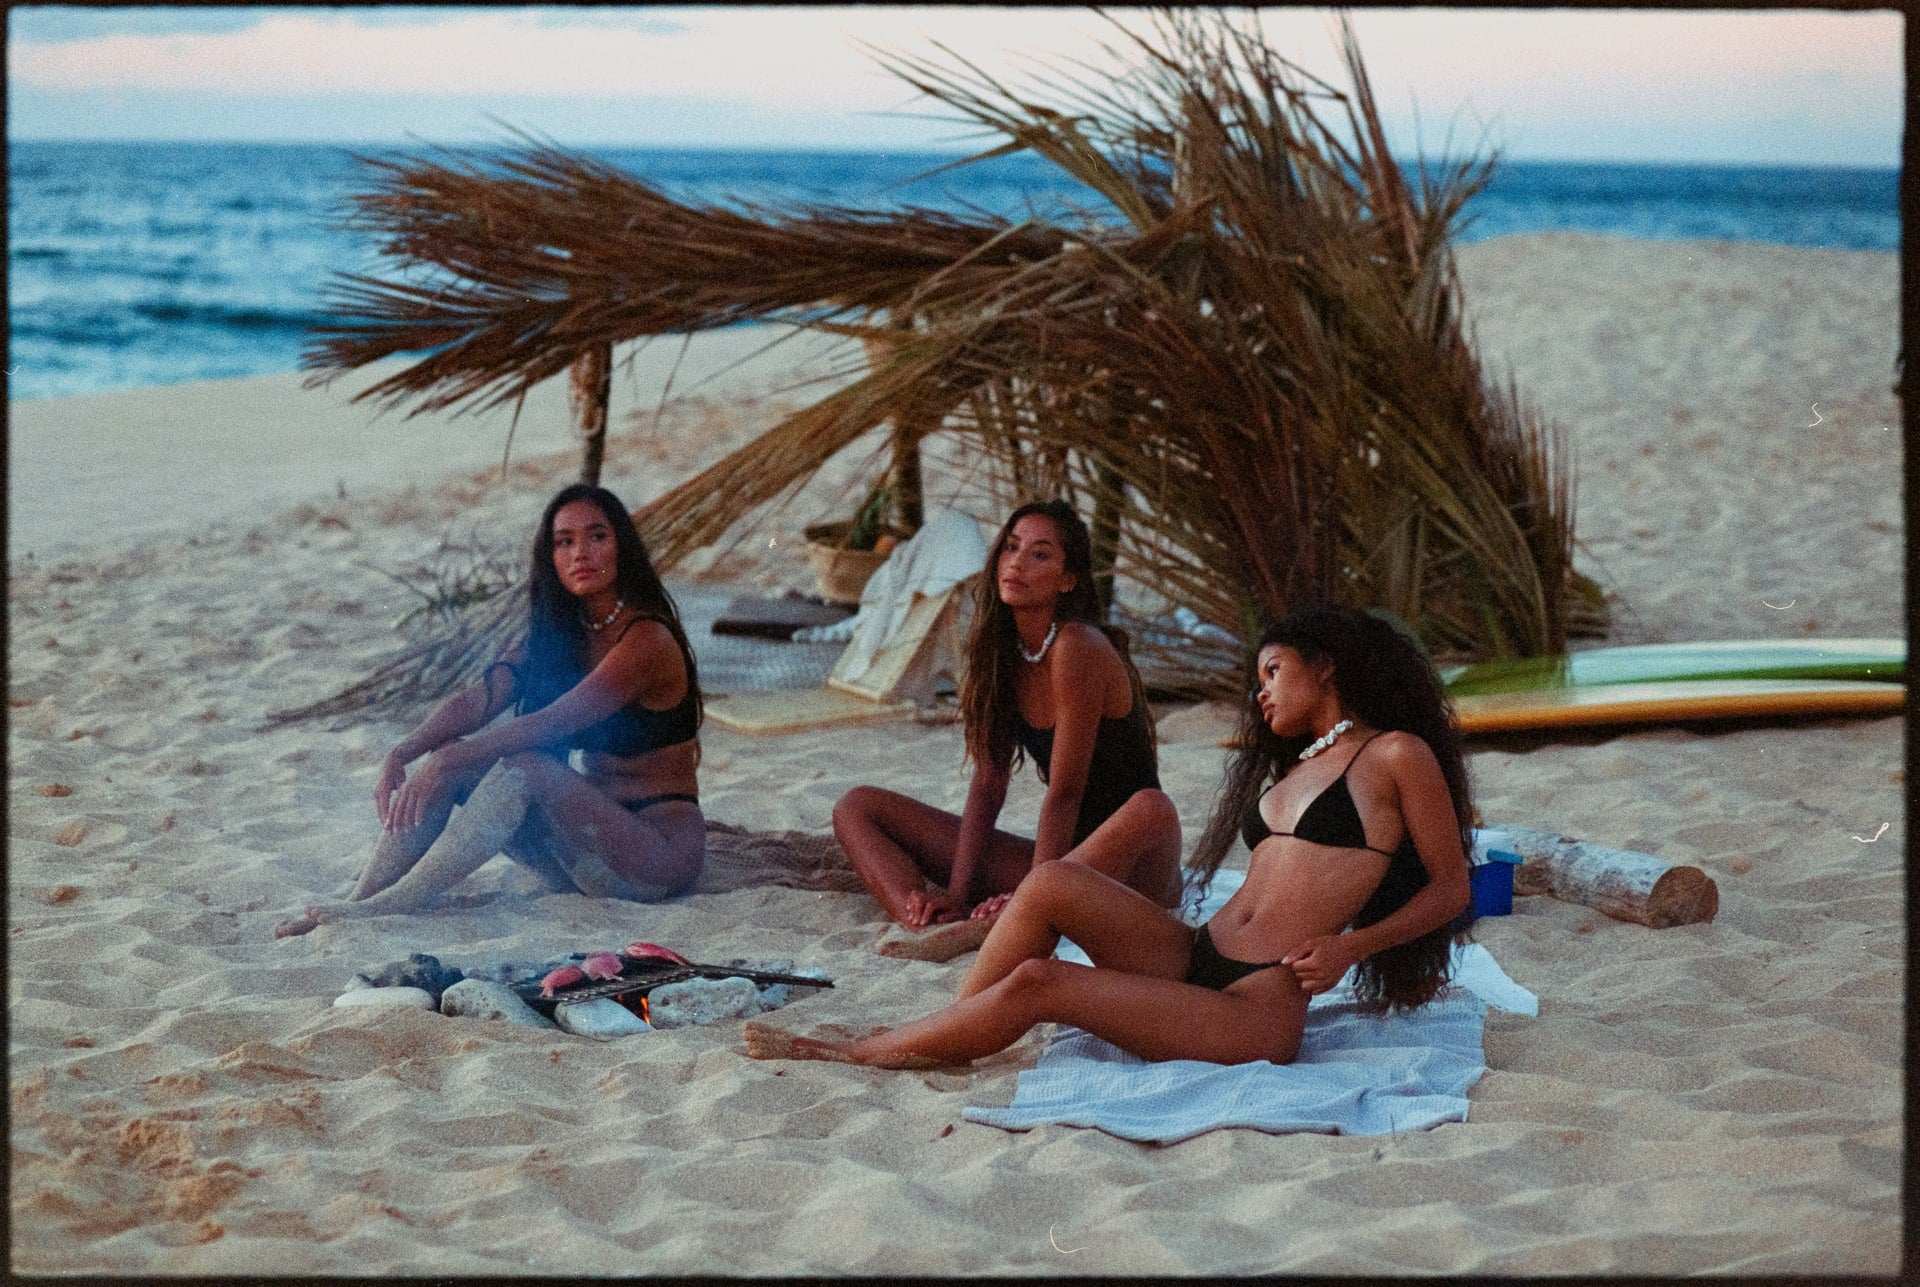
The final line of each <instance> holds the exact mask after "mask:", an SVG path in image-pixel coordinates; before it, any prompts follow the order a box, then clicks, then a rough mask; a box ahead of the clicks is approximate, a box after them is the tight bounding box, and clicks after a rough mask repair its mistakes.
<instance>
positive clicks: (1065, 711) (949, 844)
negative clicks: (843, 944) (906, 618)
mask: <svg viewBox="0 0 1920 1287" xmlns="http://www.w3.org/2000/svg"><path fill="white" fill-rule="evenodd" d="M1099 620H1100V606H1099V600H1098V598H1097V597H1096V596H1095V593H1094V586H1093V555H1092V549H1091V546H1090V544H1089V542H1088V539H1087V529H1086V525H1085V524H1083V523H1082V522H1081V521H1080V517H1079V515H1077V514H1075V513H1074V512H1073V507H1072V506H1070V505H1068V504H1067V503H1066V502H1065V501H1059V500H1052V501H1044V502H1038V503H1034V504H1029V505H1022V506H1021V507H1020V508H1019V509H1016V510H1015V511H1014V512H1013V514H1012V515H1011V516H1010V517H1009V518H1008V519H1007V522H1006V525H1005V526H1004V527H1002V528H1001V529H1000V535H999V537H998V538H997V539H996V540H995V541H994V543H993V548H992V550H991V551H990V552H989V553H988V555H987V565H986V570H985V572H984V573H983V575H982V576H981V578H980V583H979V586H978V589H977V590H976V599H975V613H974V625H973V632H972V636H971V638H970V640H969V641H968V644H967V665H966V675H965V679H964V680H963V682H962V684H961V690H960V709H961V713H962V716H963V719H964V721H965V727H966V748H967V757H968V758H969V759H971V760H972V761H973V766H974V767H973V781H972V784H971V785H970V786H969V788H968V790H967V802H966V806H965V808H964V810H963V811H962V812H961V814H960V815H959V816H958V817H956V816H955V815H953V814H951V813H948V812H946V811H945V810H942V809H936V808H934V807H933V806H932V805H928V804H922V803H921V802H920V801H918V800H914V799H911V798H909V797H907V796H904V795H901V794H899V793H898V792H896V791H886V790H882V789H881V788H879V787H856V788H854V789H853V790H852V791H849V792H848V793H847V794H846V795H845V796H844V797H842V799H841V800H840V802H839V803H838V804H837V805H835V806H834V810H833V830H834V834H835V835H836V836H837V837H838V838H839V840H840V844H841V847H842V848H843V849H845V850H846V852H847V856H848V857H849V858H850V859H851V860H852V862H853V866H854V869H855V870H856V871H858V872H859V873H860V878H861V879H862V880H863V881H865V882H866V886H867V888H868V890H870V891H871V892H872V894H873V896H874V897H875V898H877V899H879V900H880V903H881V905H882V906H883V907H885V908H886V909H887V912H888V914H889V915H891V916H892V917H893V918H894V920H896V921H898V922H899V923H901V924H902V925H905V926H907V927H908V928H910V929H922V928H925V927H926V926H928V925H931V924H935V923H938V922H945V921H958V920H961V919H963V918H967V917H969V916H971V917H972V918H973V919H974V920H975V921H977V922H979V925H978V926H977V930H978V932H977V933H976V934H975V935H974V936H973V938H972V941H971V942H967V943H965V944H956V946H957V947H959V948H960V950H965V949H966V948H970V947H973V946H976V945H977V944H978V942H979V939H980V938H982V937H984V936H985V929H986V922H987V921H989V920H990V919H991V918H992V917H993V916H995V915H996V914H997V913H999V912H1000V910H1001V908H1002V907H1003V906H1005V904H1006V901H1007V896H1008V895H1010V894H1011V893H1012V892H1013V890H1014V889H1015V888H1016V887H1018V886H1019V885H1020V884H1021V882H1022V881H1023V880H1024V879H1025V878H1026V877H1027V876H1028V874H1029V873H1030V872H1037V871H1040V870H1042V869H1044V868H1047V867H1049V866H1053V865H1055V864H1054V859H1057V858H1070V859H1072V860H1073V861H1074V865H1076V866H1085V867H1086V868H1088V869H1089V870H1092V871H1097V872H1100V873H1102V874H1103V875H1105V876H1107V877H1110V878H1112V879H1113V880H1114V881H1116V882H1118V883H1119V884H1120V885H1121V886H1122V887H1123V888H1130V889H1132V890H1133V891H1135V892H1136V893H1137V894H1138V895H1139V896H1141V897H1144V898H1146V899H1148V900H1149V901H1150V902H1152V903H1154V904H1156V905H1158V906H1163V907H1167V906H1172V905H1173V904H1174V903H1175V902H1176V901H1177V900H1178V898H1179V893H1180V818H1179V815H1178V814H1177V813H1176V812H1175V810H1174V807H1173V801H1172V800H1170V799H1169V798H1168V797H1167V795H1166V793H1165V792H1163V791H1161V790H1160V778H1159V775H1158V771H1157V756H1156V755H1155V751H1154V741H1153V723H1152V718H1151V715H1150V713H1149V712H1148V710H1147V699H1146V690H1145V688H1144V686H1143V685H1142V684H1141V682H1140V675H1139V672H1138V671H1136V670H1135V669H1134V668H1133V664H1132V662H1130V661H1129V660H1128V659H1127V656H1126V652H1125V647H1126V636H1125V635H1122V634H1120V633H1118V632H1117V631H1110V630H1108V629H1106V628H1105V627H1104V626H1102V625H1100V624H1099ZM1023 753H1024V754H1025V755H1027V756H1031V757H1032V759H1033V762H1034V766H1035V767H1036V769H1038V771H1039V773H1040V779H1041V781H1043V782H1045V783H1046V784H1047V794H1046V797H1045V799H1044V801H1043V802H1042V804H1041V806H1040V826H1039V833H1038V834H1037V835H1036V836H1035V837H1034V838H1033V839H1032V840H1028V839H1025V838H1024V837H1021V836H1016V835H1013V834H1011V833H1009V832H1005V831H999V830H996V829H995V828H994V821H995V820H996V819H997V818H998V817H999V815H1000V807H1001V805H1002V804H1003V803H1004V802H1005V801H1006V796H1007V783H1008V782H1009V780H1010V779H1011V777H1012V774H1013V770H1014V769H1015V768H1016V767H1018V764H1019V760H1020V757H1021V756H1022V754H1023ZM929 881H931V882H932V885H931V887H929Z"/></svg>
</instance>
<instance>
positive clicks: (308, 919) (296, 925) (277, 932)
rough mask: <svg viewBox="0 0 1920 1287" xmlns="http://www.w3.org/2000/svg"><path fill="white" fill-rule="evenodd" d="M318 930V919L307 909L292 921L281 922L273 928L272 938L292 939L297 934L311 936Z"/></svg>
mask: <svg viewBox="0 0 1920 1287" xmlns="http://www.w3.org/2000/svg"><path fill="white" fill-rule="evenodd" d="M319 928H320V918H319V917H317V916H315V915H314V914H313V909H312V908H311V907H309V908H308V909H307V910H306V911H304V912H301V913H300V914H299V915H298V916H295V917H294V918H293V919H292V920H285V921H281V922H280V923H279V924H278V925H276V926H274V927H273V936H274V937H275V938H293V937H294V936H295V935H299V934H311V933H312V932H313V931H314V930H317V929H319Z"/></svg>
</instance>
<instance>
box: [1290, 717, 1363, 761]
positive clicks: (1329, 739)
mask: <svg viewBox="0 0 1920 1287" xmlns="http://www.w3.org/2000/svg"><path fill="white" fill-rule="evenodd" d="M1352 727H1353V721H1352V720H1350V719H1343V720H1341V721H1340V722H1339V723H1338V724H1335V725H1334V726H1333V727H1332V728H1330V729H1328V730H1327V735H1326V736H1325V737H1323V738H1321V739H1320V740H1319V741H1317V742H1315V743H1314V744H1313V745H1312V746H1309V747H1308V748H1307V749H1306V750H1304V751H1302V752H1300V758H1301V759H1303V760H1311V759H1312V758H1313V757H1314V756H1316V755H1318V754H1320V752H1322V751H1324V750H1326V749H1327V748H1328V747H1329V746H1332V745H1333V744H1334V743H1335V742H1337V741H1339V740H1340V735H1341V734H1342V733H1344V732H1346V731H1347V730H1348V729H1350V728H1352Z"/></svg>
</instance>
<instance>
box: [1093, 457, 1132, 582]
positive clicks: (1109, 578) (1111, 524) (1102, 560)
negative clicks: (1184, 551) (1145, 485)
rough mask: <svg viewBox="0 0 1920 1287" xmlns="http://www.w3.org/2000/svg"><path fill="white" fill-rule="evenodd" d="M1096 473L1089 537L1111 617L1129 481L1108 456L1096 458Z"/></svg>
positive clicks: (1096, 574)
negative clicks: (1123, 492) (1123, 504)
mask: <svg viewBox="0 0 1920 1287" xmlns="http://www.w3.org/2000/svg"><path fill="white" fill-rule="evenodd" d="M1094 477H1095V478H1097V479H1098V480H1099V482H1098V486H1097V487H1096V488H1095V490H1094V493H1093V522H1092V523H1090V524H1088V526H1087V540H1088V542H1089V543H1090V544H1091V545H1092V546H1093V592H1094V594H1095V595H1096V596H1098V598H1099V600H1100V615H1101V616H1102V617H1111V616H1112V615H1113V564H1114V560H1115V558H1116V557H1117V556H1118V554H1119V550H1120V489H1121V488H1122V487H1124V486H1125V484H1124V483H1123V482H1122V481H1121V479H1120V471H1119V470H1117V469H1115V468H1114V467H1113V466H1112V465H1111V464H1109V463H1108V462H1107V459H1106V457H1105V456H1100V457H1098V458H1097V459H1096V460H1095V462H1094Z"/></svg>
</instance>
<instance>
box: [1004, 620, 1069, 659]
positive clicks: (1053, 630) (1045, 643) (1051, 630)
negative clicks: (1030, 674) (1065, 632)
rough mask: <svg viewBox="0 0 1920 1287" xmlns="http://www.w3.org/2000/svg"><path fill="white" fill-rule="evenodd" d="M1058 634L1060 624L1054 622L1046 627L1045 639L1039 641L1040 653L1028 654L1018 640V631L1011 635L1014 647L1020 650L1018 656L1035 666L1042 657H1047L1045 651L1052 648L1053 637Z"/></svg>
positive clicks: (1024, 646)
mask: <svg viewBox="0 0 1920 1287" xmlns="http://www.w3.org/2000/svg"><path fill="white" fill-rule="evenodd" d="M1059 632H1060V623H1059V622H1058V621H1056V622H1054V623H1053V624H1052V625H1050V626H1048V627H1047V637H1046V638H1045V639H1042V640H1041V641H1040V651H1039V652H1028V651H1027V645H1026V644H1025V643H1023V642H1021V640H1020V633H1019V631H1015V632H1014V635H1013V638H1014V643H1015V645H1016V646H1017V647H1018V648H1019V649H1020V655H1021V656H1022V657H1025V658H1026V659H1027V660H1028V661H1029V662H1033V663H1036V664H1037V663H1038V662H1039V660H1040V659H1041V658H1042V657H1044V656H1046V655H1047V649H1049V648H1051V647H1053V637H1054V635H1056V634H1058V633H1059Z"/></svg>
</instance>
